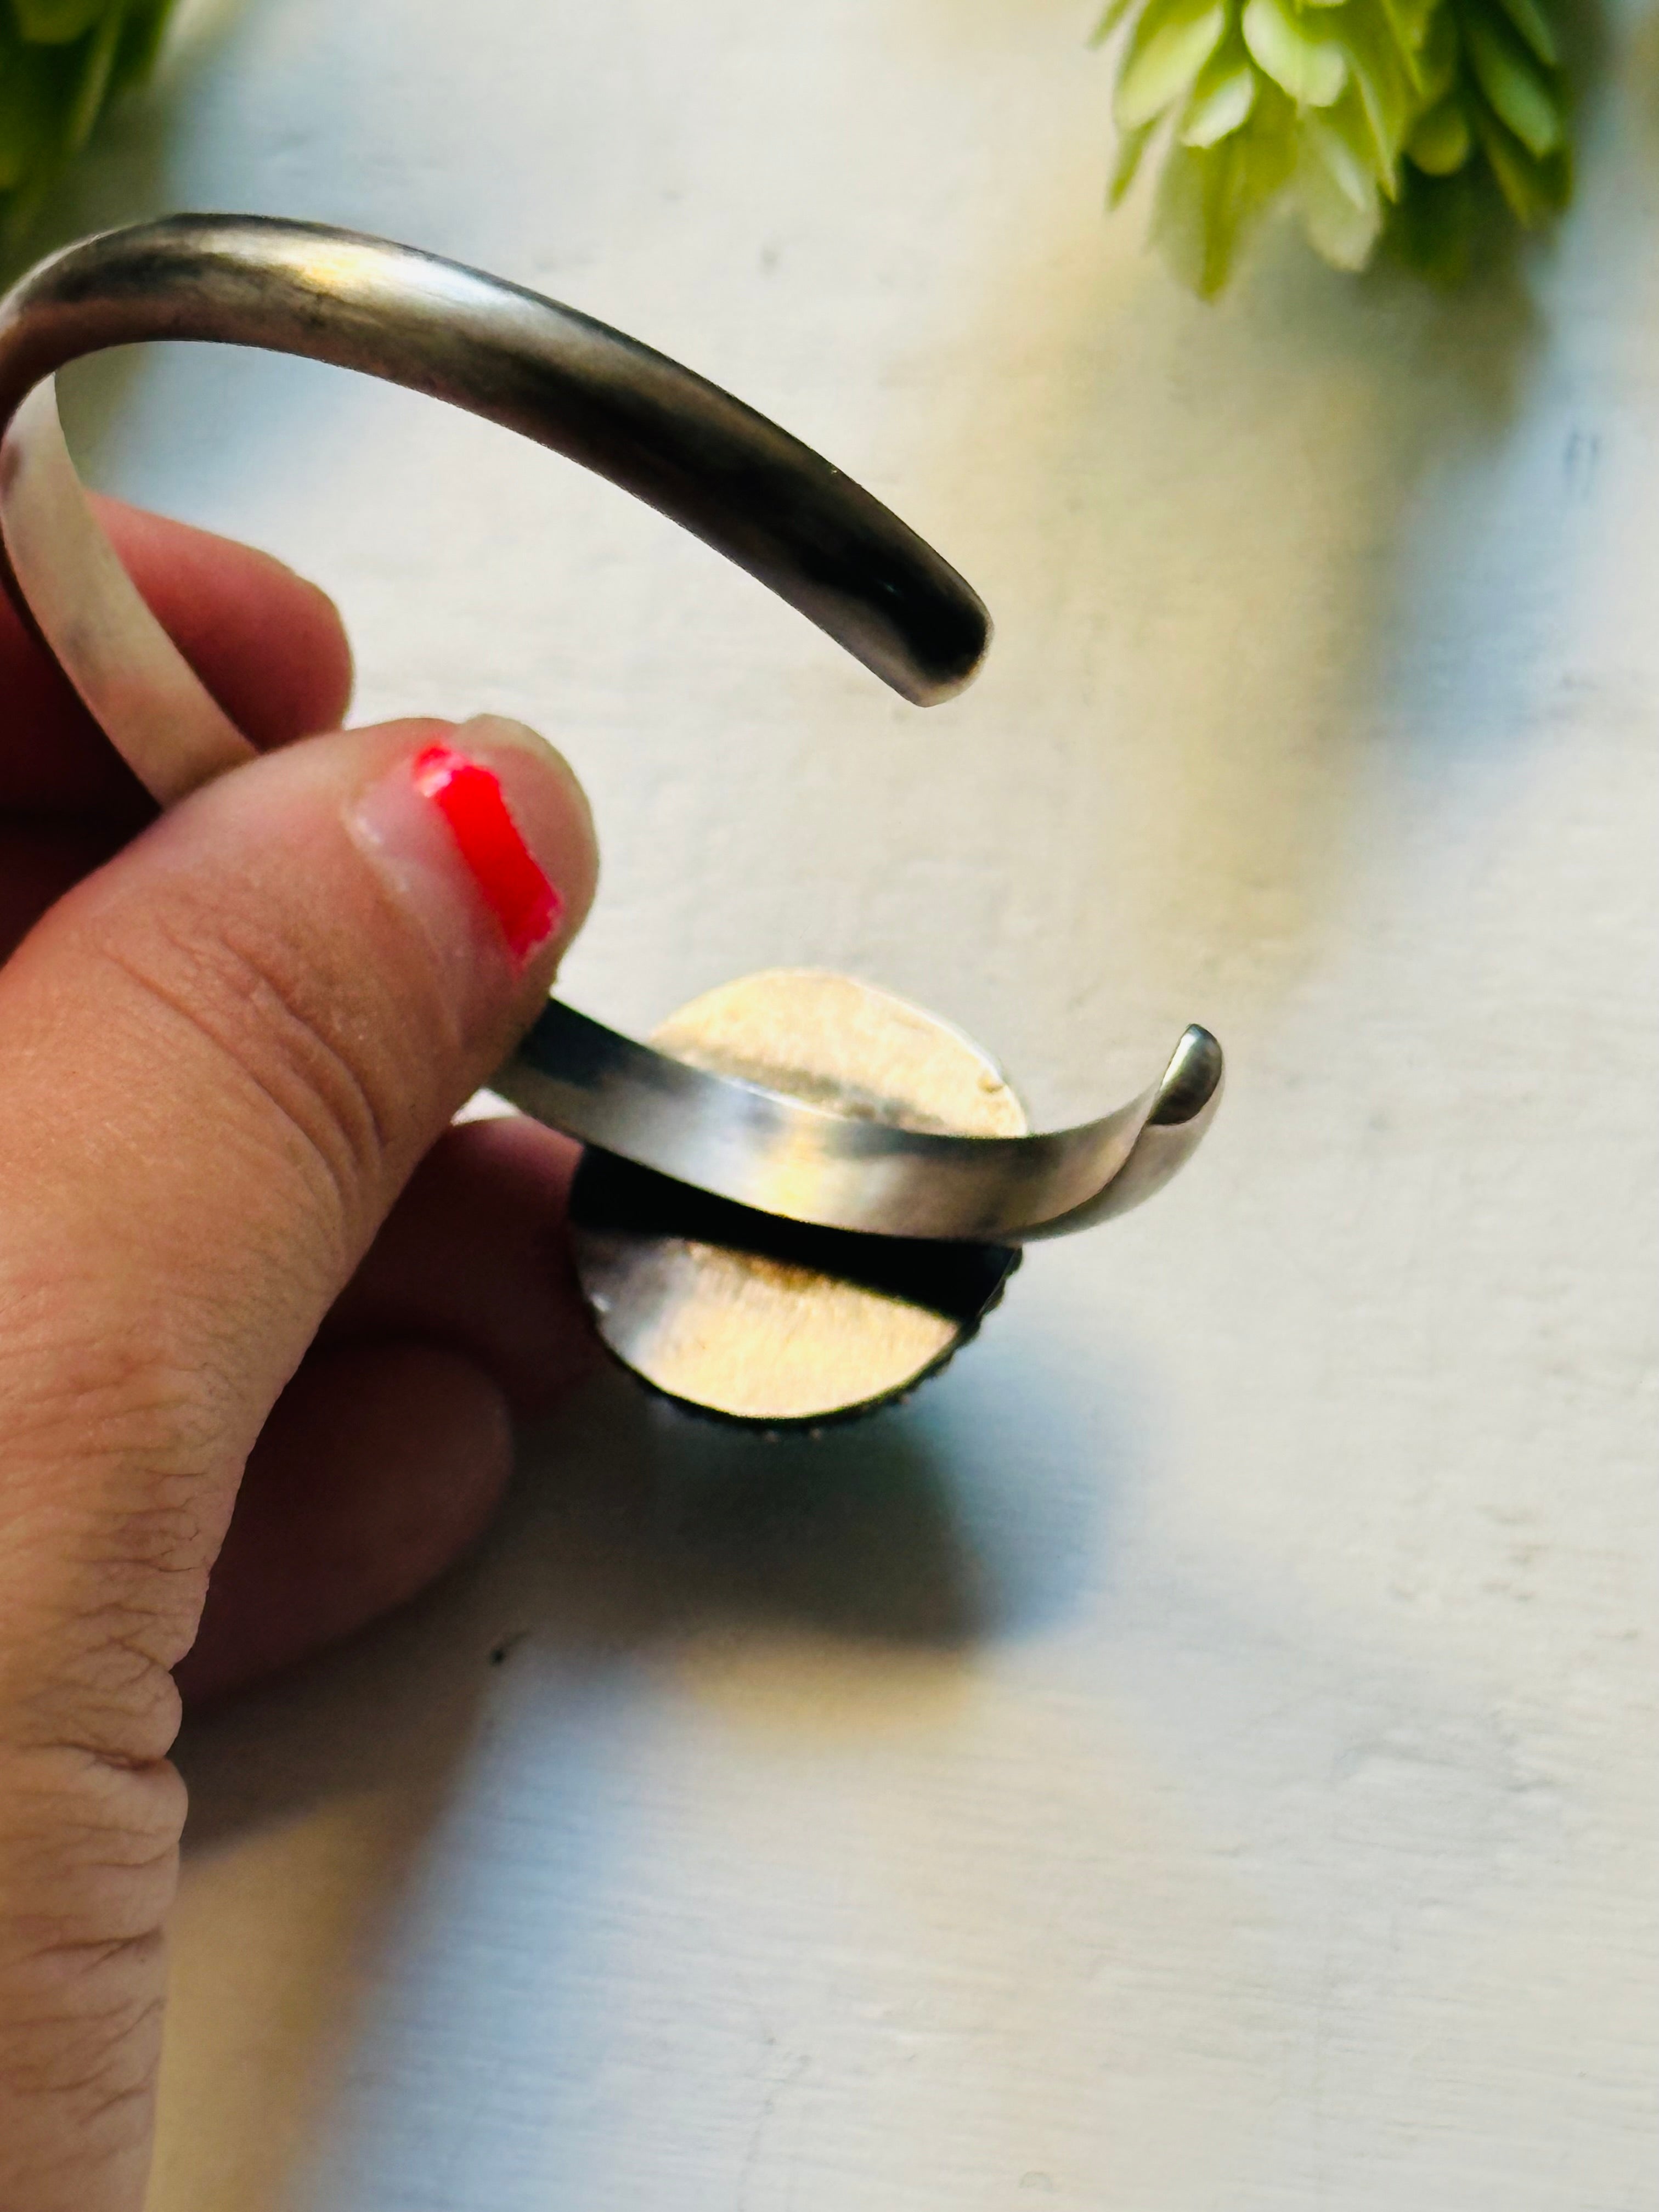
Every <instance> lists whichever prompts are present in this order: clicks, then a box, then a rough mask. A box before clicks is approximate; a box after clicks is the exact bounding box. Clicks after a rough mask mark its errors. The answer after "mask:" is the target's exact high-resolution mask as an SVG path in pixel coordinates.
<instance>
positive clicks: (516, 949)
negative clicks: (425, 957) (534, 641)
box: [350, 718, 593, 1005]
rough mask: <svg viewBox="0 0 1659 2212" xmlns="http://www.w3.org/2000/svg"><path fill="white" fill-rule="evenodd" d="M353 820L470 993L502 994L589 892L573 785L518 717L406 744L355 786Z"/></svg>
mask: <svg viewBox="0 0 1659 2212" xmlns="http://www.w3.org/2000/svg"><path fill="white" fill-rule="evenodd" d="M350 829H351V833H352V836H353V838H354V840H355V841H356V843H357V845H358V846H359V848H361V849H362V851H363V852H364V853H365V854H367V855H368V858H369V859H370V860H372V861H373V862H374V866H375V868H376V870H377V872H379V873H380V876H381V877H382V878H384V879H385V880H386V882H387V883H388V884H390V885H391V886H392V889H393V890H394V891H395V892H396V893H397V894H398V898H399V902H400V903H401V904H403V905H404V907H405V908H408V909H410V910H412V912H413V913H414V915H415V916H416V919H417V920H418V921H420V923H421V924H422V927H423V928H424V930H425V932H426V933H427V935H428V937H429V938H430V939H431V941H432V943H433V945H434V946H435V950H436V951H437V952H438V954H439V956H440V957H441V961H442V962H443V963H444V965H445V966H446V967H447V969H449V970H450V971H451V973H452V975H453V984H454V987H455V988H456V989H457V990H458V991H459V993H461V994H462V996H463V998H464V999H465V1000H468V1001H470V1002H471V1003H475V1004H479V1005H482V1004H483V1003H484V1002H487V1001H489V1000H495V999H496V998H498V997H499V994H500V992H501V982H502V981H505V977H506V973H507V972H512V973H520V972H522V971H523V970H524V969H526V968H527V967H528V966H529V964H530V963H531V962H532V960H534V958H535V957H536V955H537V954H538V952H540V951H542V950H543V949H544V947H545V946H546V945H548V944H549V942H550V940H551V939H554V938H556V937H557V936H559V935H560V934H561V933H563V934H565V935H568V934H570V933H572V930H573V929H574V924H575V923H576V922H579V921H580V918H581V914H582V911H583V910H584V909H585V907H586V901H587V898H588V897H589V896H591V891H592V866H593V864H592V830H591V825H590V823H589V820H588V816H587V811H586V800H585V799H583V798H582V796H581V791H580V786H579V785H578V784H577V783H576V781H575V780H574V776H572V775H571V773H570V770H569V769H568V768H567V767H566V766H565V764H564V763H563V762H562V761H561V760H560V759H559V757H558V756H557V755H556V753H555V752H554V750H553V749H552V747H551V746H550V745H545V744H542V743H541V741H540V740H539V739H537V738H535V737H534V736H533V733H532V732H529V731H527V730H524V729H522V728H521V727H520V726H518V725H516V724H511V723H508V724H505V725H503V724H501V723H499V722H497V721H495V720H494V719H493V718H490V719H481V720H478V721H477V722H471V723H467V724H465V725H463V726H462V727H461V728H459V729H458V730H455V731H453V732H447V733H446V734H445V735H444V736H443V737H442V738H438V739H436V740H435V742H433V743H431V744H427V745H424V746H422V748H421V749H420V750H418V751H416V752H414V753H412V754H411V753H409V752H404V753H403V754H402V755H401V756H400V757H399V758H398V761H397V763H396V764H395V765H393V766H392V767H391V768H390V769H387V770H386V772H385V773H384V774H383V775H380V777H379V778H378V779H377V781H374V783H372V784H371V785H370V786H369V787H368V790H367V791H366V792H364V793H362V795H361V796H360V797H359V799H357V801H356V804H355V805H354V806H353V808H352V811H351V816H350ZM567 874H568V875H569V876H570V879H571V880H570V884H569V888H568V890H566V889H564V888H562V884H563V881H564V878H565V876H566V875H567ZM573 900H574V908H575V910H574V914H573V913H572V910H571V908H572V902H573ZM492 974H494V975H495V976H497V977H498V978H499V979H500V980H498V981H496V982H495V983H493V984H492V983H490V982H489V976H490V975H492ZM469 979H471V986H470V987H469ZM479 986H483V990H484V1000H483V1001H478V1000H476V999H475V998H474V996H473V994H474V993H475V992H476V991H477V988H478V987H479Z"/></svg>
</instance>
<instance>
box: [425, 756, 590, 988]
mask: <svg viewBox="0 0 1659 2212" xmlns="http://www.w3.org/2000/svg"><path fill="white" fill-rule="evenodd" d="M414 774H415V788H416V791H418V792H419V793H420V794H421V796H422V799H430V800H431V802H432V804H433V805H435V807H436V808H437V810H438V811H439V813H440V814H441V815H442V817H443V818H444V821H445V823H446V824H447V828H448V829H449V833H450V835H451V836H452V837H453V839H454V840H455V843H456V846H457V848H459V852H460V855H461V858H462V859H463V860H465V862H466V865H467V866H468V868H469V869H471V873H472V879H473V881H474V882H475V883H476V884H477V886H478V889H479V890H480V891H481V892H482V893H483V900H484V903H485V905H486V906H488V907H489V911H490V912H491V913H492V914H493V915H495V919H496V921H498V922H499V923H500V924H501V934H502V936H503V937H504V938H505V939H507V945H508V947H509V948H510V950H511V951H512V953H513V958H514V959H515V960H522V959H524V958H525V957H526V955H528V954H529V953H532V952H533V951H535V949H536V947H537V946H538V945H541V944H543V943H544V942H545V940H546V939H547V938H548V937H550V935H551V933H552V932H553V931H554V930H555V929H556V927H558V921H559V916H560V915H562V913H563V911H564V902H563V900H562V898H561V897H560V896H559V894H558V893H557V891H556V890H554V888H553V886H552V884H550V882H549V881H548V879H547V878H546V876H545V875H544V873H543V872H542V869H541V867H540V865H539V864H538V861H537V859H536V856H535V854H533V853H532V851H531V849H530V848H529V846H528V845H526V843H525V842H524V839H523V838H522V837H521V836H520V834H519V825H518V824H517V823H516V822H514V820H513V817H512V815H511V814H510V813H509V812H508V811H507V800H506V799H505V798H504V797H503V796H502V793H501V781H500V779H499V778H498V777H497V776H495V775H494V774H493V773H492V772H491V771H490V770H489V769H487V768H484V767H483V766H482V765H481V763H478V762H477V761H475V760H469V759H468V758H467V757H466V755H465V753H458V752H457V751H456V750H454V748H453V746H451V745H428V747H427V748H426V750H425V751H424V752H422V753H421V754H419V755H418V756H417V757H416V762H415V769H414Z"/></svg>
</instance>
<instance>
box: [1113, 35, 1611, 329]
mask: <svg viewBox="0 0 1659 2212" xmlns="http://www.w3.org/2000/svg"><path fill="white" fill-rule="evenodd" d="M1558 4H1559V0H1110V4H1109V7H1108V9H1107V11H1106V14H1105V16H1104V17H1103V20H1102V22H1101V24H1100V27H1099V29H1098V31H1097V38H1098V39H1101V40H1104V39H1106V38H1109V37H1110V36H1111V35H1112V34H1113V33H1115V32H1117V31H1120V30H1121V31H1122V32H1123V33H1124V35H1123V38H1122V41H1121V48H1120V51H1119V54H1118V62H1117V81H1116V89H1115V98H1114V112H1115V121H1116V125H1117V131H1118V149H1117V160H1116V164H1115V170H1114V173H1113V178H1112V184H1111V199H1112V204H1114V206H1115V205H1116V204H1117V203H1118V202H1119V201H1120V200H1121V198H1122V197H1123V196H1124V194H1125V193H1126V192H1127V191H1128V189H1129V186H1130V185H1131V184H1132V183H1133V179H1134V177H1135V174H1136V172H1137V170H1138V169H1139V167H1140V164H1141V162H1142V161H1143V159H1144V158H1145V157H1146V155H1147V154H1148V152H1149V151H1151V152H1153V153H1154V154H1155V155H1161V162H1160V168H1159V175H1158V185H1157V191H1156V197H1155V199H1154V204H1153V216H1152V231H1153V236H1154V239H1155V240H1156V242H1157V243H1158V246H1159V247H1160V248H1161V250H1162V251H1163V252H1164V256H1165V258H1167V259H1168V260H1169V262H1170V264H1171V265H1172V266H1173V267H1174V268H1175V269H1176V271H1177V272H1178V274H1180V275H1181V276H1182V277H1184V278H1185V279H1186V281H1187V282H1188V283H1190V284H1191V285H1192V286H1193V287H1194V289H1195V290H1197V291H1199V292H1200V293H1203V294H1205V295H1213V294H1214V293H1216V292H1218V291H1219V290H1220V289H1221V288H1222V286H1223V285H1224V284H1225V283H1226V281H1227V278H1228V276H1229V275H1230V274H1231V270H1232V268H1233V266H1234V264H1235V261H1236V260H1237V255H1238V252H1239V251H1240V248H1241V247H1242V246H1243V244H1244V242H1245V240H1246V239H1247V237H1248V236H1249V234H1250V232H1251V231H1252V229H1253V228H1255V225H1256V224H1257V223H1258V222H1260V220H1261V217H1262V216H1264V215H1266V213H1267V210H1269V209H1270V208H1272V207H1273V206H1274V205H1275V204H1278V203H1280V202H1283V201H1287V200H1288V201H1289V202H1291V204H1293V205H1294V207H1295V209H1296V210H1297V214H1298V215H1299V216H1300V218H1301V222H1302V226H1303V228H1304V230H1305V232H1306V233H1307V235H1308V238H1309V240H1310V241H1311V243H1312V244H1313V246H1315V247H1316V250H1317V251H1318V252H1320V253H1322V255H1323V256H1324V258H1325V259H1326V260H1327V261H1329V262H1332V263H1334V264H1335V266H1336V267H1338V268H1340V269H1358V268H1360V267H1362V266H1363V265H1364V264H1365V263H1366V262H1367V261H1368V260H1369V259H1370V257H1371V255H1372V253H1373V252H1374V251H1375V250H1376V246H1377V245H1378V243H1379V242H1380V241H1383V240H1389V241H1390V242H1392V243H1393V244H1395V246H1398V247H1399V248H1400V249H1401V251H1402V252H1404V253H1405V254H1406V255H1407V257H1408V258H1411V259H1413V260H1414V261H1416V262H1418V263H1419V264H1423V265H1425V266H1428V267H1430V268H1431V269H1434V270H1440V271H1443V272H1446V273H1455V272H1457V271H1458V270H1461V269H1462V267H1464V266H1467V264H1468V262H1469V260H1470V259H1471V258H1473V257H1474V254H1475V252H1477V251H1478V249H1479V246H1480V242H1481V240H1483V239H1486V238H1489V237H1490V236H1491V234H1492V228H1491V222H1490V217H1491V216H1492V214H1493V213H1495V212H1498V211H1500V210H1507V215H1508V216H1509V217H1510V218H1512V219H1513V221H1514V222H1519V223H1521V224H1522V225H1525V226H1528V227H1530V226H1531V225H1533V224H1535V223H1537V222H1539V221H1541V219H1542V218H1543V217H1544V216H1547V215H1548V214H1549V213H1551V212H1552V211H1553V210H1555V209H1558V208H1559V207H1560V206H1562V205H1563V204H1565V200H1566V197H1567V193H1568V190H1569V187H1570V184H1571V156H1570V151H1569V146H1568V137H1567V120H1566V110H1565V97H1564V90H1565V88H1564V82H1563V77H1562V71H1561V63H1560V52H1559V40H1558V37H1557V30H1556V22H1555V15H1554V10H1555V9H1556V7H1557V5H1558Z"/></svg>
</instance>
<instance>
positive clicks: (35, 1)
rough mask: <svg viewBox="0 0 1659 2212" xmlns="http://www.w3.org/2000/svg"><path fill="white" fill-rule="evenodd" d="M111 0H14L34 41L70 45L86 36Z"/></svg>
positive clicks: (27, 34)
mask: <svg viewBox="0 0 1659 2212" xmlns="http://www.w3.org/2000/svg"><path fill="white" fill-rule="evenodd" d="M107 5H108V0H11V10H12V13H13V15H15V16H16V18H17V27H18V29H19V30H20V31H21V33H23V36H24V37H25V38H26V39H27V40H29V41H30V42H31V44H33V45H40V46H68V45H69V43H70V40H72V39H83V38H84V37H85V36H86V34H87V33H88V31H89V30H90V29H91V28H92V27H93V25H94V23H95V22H96V21H98V19H99V17H100V15H103V13H104V12H105V9H106V6H107Z"/></svg>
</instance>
